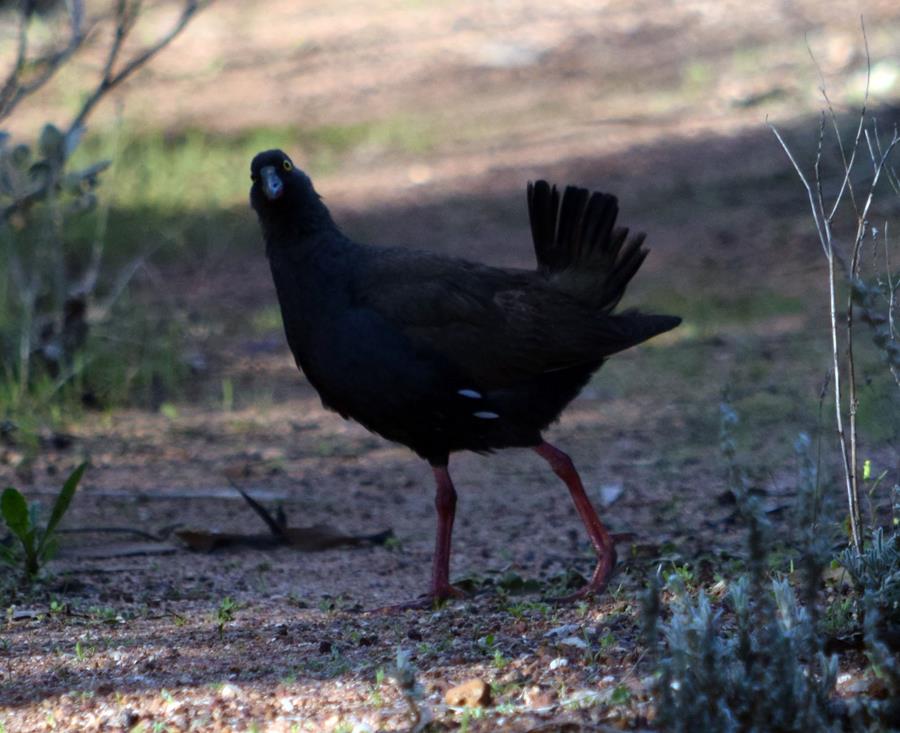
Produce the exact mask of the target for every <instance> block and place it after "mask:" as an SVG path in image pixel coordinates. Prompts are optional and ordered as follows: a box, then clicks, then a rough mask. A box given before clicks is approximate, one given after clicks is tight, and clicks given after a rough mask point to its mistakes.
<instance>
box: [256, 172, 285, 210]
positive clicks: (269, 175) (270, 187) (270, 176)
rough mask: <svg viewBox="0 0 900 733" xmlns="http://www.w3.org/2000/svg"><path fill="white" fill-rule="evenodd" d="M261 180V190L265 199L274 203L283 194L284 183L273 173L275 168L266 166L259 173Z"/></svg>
mask: <svg viewBox="0 0 900 733" xmlns="http://www.w3.org/2000/svg"><path fill="white" fill-rule="evenodd" d="M259 175H260V178H261V179H262V189H263V193H264V194H265V195H266V198H267V199H269V200H270V201H274V200H275V199H277V198H279V197H280V196H281V194H283V193H284V183H282V182H281V179H280V178H279V177H278V174H277V173H276V172H275V166H273V165H267V166H265V167H264V168H263V169H262V170H261V171H260V172H259Z"/></svg>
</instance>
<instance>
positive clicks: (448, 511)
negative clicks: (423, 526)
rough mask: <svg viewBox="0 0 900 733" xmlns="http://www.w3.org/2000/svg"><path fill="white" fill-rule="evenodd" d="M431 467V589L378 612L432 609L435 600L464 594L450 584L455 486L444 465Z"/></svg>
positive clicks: (458, 596)
mask: <svg viewBox="0 0 900 733" xmlns="http://www.w3.org/2000/svg"><path fill="white" fill-rule="evenodd" d="M432 470H433V471H434V480H435V484H436V485H437V491H436V492H435V497H434V507H435V509H437V535H436V537H435V542H434V559H433V560H432V563H431V589H430V590H429V591H428V593H426V594H425V595H424V596H421V597H420V598H417V599H416V600H414V601H410V602H408V603H399V604H397V605H395V606H388V607H386V608H382V609H379V610H381V611H386V612H392V611H403V610H406V609H411V608H431V607H432V606H434V603H435V601H443V600H446V599H448V598H460V597H462V596H464V595H465V594H464V593H463V592H462V591H460V590H458V589H456V588H454V587H453V586H452V585H450V540H451V538H452V536H453V520H454V518H455V517H456V489H455V488H453V481H452V480H451V478H450V472H449V471H448V470H447V467H446V466H432Z"/></svg>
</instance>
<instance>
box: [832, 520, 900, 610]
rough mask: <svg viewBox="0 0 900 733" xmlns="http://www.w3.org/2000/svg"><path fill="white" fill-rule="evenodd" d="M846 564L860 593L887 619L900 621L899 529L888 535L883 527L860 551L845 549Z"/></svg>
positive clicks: (842, 557)
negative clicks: (857, 552) (897, 531)
mask: <svg viewBox="0 0 900 733" xmlns="http://www.w3.org/2000/svg"><path fill="white" fill-rule="evenodd" d="M840 561H841V565H843V566H844V567H845V568H846V569H847V572H848V573H849V574H850V578H851V580H852V581H853V585H854V587H855V588H856V590H857V592H859V593H860V595H862V596H864V597H865V598H866V599H867V600H868V602H869V603H870V604H874V606H875V607H876V608H877V609H878V612H879V614H880V615H881V617H882V618H883V620H884V622H885V623H890V624H894V625H895V626H896V625H900V547H898V542H897V533H896V532H894V533H892V534H890V535H885V532H884V529H883V528H881V527H879V528H878V529H876V530H875V531H874V532H873V533H872V541H871V542H869V543H868V544H867V545H866V546H865V547H864V548H863V551H862V552H860V553H859V554H858V555H857V554H856V553H855V552H853V551H852V550H850V549H848V550H845V551H844V552H843V553H841V557H840Z"/></svg>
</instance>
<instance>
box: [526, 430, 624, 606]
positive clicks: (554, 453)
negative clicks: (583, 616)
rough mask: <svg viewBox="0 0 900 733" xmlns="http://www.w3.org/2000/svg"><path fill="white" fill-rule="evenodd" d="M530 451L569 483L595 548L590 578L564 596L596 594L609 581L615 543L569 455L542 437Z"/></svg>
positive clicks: (570, 491)
mask: <svg viewBox="0 0 900 733" xmlns="http://www.w3.org/2000/svg"><path fill="white" fill-rule="evenodd" d="M534 452H535V453H537V454H538V455H539V456H540V457H541V458H543V459H544V460H545V461H547V463H549V464H550V467H551V468H552V469H553V472H554V473H555V474H556V475H557V476H559V477H560V478H561V479H562V480H563V481H564V482H565V484H566V486H568V487H569V493H570V494H571V495H572V501H573V502H574V503H575V508H576V509H577V510H578V514H579V516H580V517H581V521H582V522H584V526H585V529H587V532H588V535H589V536H590V538H591V544H593V545H594V550H595V551H596V552H597V567H596V568H595V569H594V574H593V575H592V576H591V579H590V582H588V584H587V585H586V586H585V587H584V588H582V589H581V590H580V591H578V592H577V593H575V594H573V595H572V596H569V597H568V598H566V599H564V600H570V599H574V598H580V597H582V596H588V595H600V594H601V593H602V592H603V591H604V590H606V585H607V583H609V578H610V576H611V575H612V572H613V568H614V567H615V564H616V544H615V542H614V541H613V538H612V537H611V536H610V534H609V532H608V531H607V530H606V527H604V526H603V522H601V521H600V517H598V516H597V512H596V511H595V510H594V507H593V506H591V502H590V499H588V497H587V494H586V493H585V491H584V486H583V485H582V483H581V477H580V476H579V475H578V471H577V470H575V464H574V463H572V459H571V458H569V456H567V455H566V454H565V453H563V452H562V451H561V450H559V448H555V447H553V446H552V445H550V444H549V443H547V442H546V441H545V442H543V443H541V444H540V445H539V446H537V447H536V448H535V449H534Z"/></svg>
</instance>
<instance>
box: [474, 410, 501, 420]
mask: <svg viewBox="0 0 900 733" xmlns="http://www.w3.org/2000/svg"><path fill="white" fill-rule="evenodd" d="M472 414H473V415H474V416H475V417H480V418H481V419H482V420H496V419H497V418H498V417H500V416H499V415H498V414H497V413H496V412H473V413H472Z"/></svg>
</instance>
